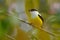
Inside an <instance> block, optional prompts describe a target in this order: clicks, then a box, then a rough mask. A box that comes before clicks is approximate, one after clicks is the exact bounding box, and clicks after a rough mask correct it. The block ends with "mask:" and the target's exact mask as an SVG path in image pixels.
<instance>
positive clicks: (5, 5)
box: [0, 0, 60, 40]
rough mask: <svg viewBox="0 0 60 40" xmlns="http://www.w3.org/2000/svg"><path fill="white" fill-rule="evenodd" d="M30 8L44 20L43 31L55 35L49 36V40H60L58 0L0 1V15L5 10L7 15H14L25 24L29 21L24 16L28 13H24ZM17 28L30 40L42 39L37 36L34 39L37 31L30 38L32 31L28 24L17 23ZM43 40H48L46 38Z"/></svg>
mask: <svg viewBox="0 0 60 40" xmlns="http://www.w3.org/2000/svg"><path fill="white" fill-rule="evenodd" d="M31 8H35V9H37V10H38V11H39V12H40V13H41V15H42V17H43V19H44V24H43V29H44V30H46V31H48V32H50V33H52V34H55V35H56V36H51V35H49V40H60V0H0V14H1V12H2V13H5V11H6V10H7V12H8V13H9V15H11V14H12V13H14V15H15V16H16V17H17V18H19V19H21V20H24V21H26V22H28V20H29V19H28V17H27V14H26V13H28V12H26V11H27V9H31ZM3 10H5V11H3ZM1 18H2V17H1ZM1 18H0V19H1ZM7 24H8V23H7ZM19 28H20V29H21V30H22V31H24V32H25V33H26V34H28V35H29V36H28V37H29V38H30V40H43V39H44V38H41V39H40V38H38V37H39V36H37V37H35V36H36V35H39V33H40V31H38V30H36V31H38V33H37V32H36V34H35V35H34V36H32V35H33V34H32V32H34V30H33V27H32V26H31V25H29V24H26V23H24V22H22V21H19ZM43 34H44V33H43ZM43 34H42V36H43ZM21 36H22V35H21ZM21 40H22V39H21ZM45 40H48V39H47V37H46V39H45Z"/></svg>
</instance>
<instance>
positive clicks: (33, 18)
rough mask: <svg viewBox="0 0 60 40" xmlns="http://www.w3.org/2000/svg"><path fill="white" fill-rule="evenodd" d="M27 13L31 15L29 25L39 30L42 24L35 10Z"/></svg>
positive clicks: (41, 19) (39, 15) (40, 17)
mask: <svg viewBox="0 0 60 40" xmlns="http://www.w3.org/2000/svg"><path fill="white" fill-rule="evenodd" d="M29 12H30V14H31V24H32V25H34V26H35V27H37V28H41V27H42V25H43V22H44V20H43V18H42V16H41V14H40V13H39V12H38V11H37V10H36V9H31V10H29Z"/></svg>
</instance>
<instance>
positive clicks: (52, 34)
mask: <svg viewBox="0 0 60 40" xmlns="http://www.w3.org/2000/svg"><path fill="white" fill-rule="evenodd" d="M19 20H20V21H22V22H24V23H26V24H29V25H31V26H34V25H32V24H31V23H28V22H26V21H24V20H21V19H19ZM34 27H35V26H34ZM39 30H42V31H44V32H46V33H48V34H50V35H52V36H56V34H53V33H50V32H48V31H46V30H44V29H43V28H39Z"/></svg>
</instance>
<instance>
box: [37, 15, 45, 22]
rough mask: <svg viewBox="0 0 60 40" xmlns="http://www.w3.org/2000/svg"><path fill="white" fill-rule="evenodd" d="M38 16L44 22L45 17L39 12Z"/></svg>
mask: <svg viewBox="0 0 60 40" xmlns="http://www.w3.org/2000/svg"><path fill="white" fill-rule="evenodd" d="M38 16H39V18H40V19H41V20H42V21H43V22H44V19H43V18H42V16H41V15H40V14H38Z"/></svg>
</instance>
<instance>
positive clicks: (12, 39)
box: [5, 34, 16, 40]
mask: <svg viewBox="0 0 60 40" xmlns="http://www.w3.org/2000/svg"><path fill="white" fill-rule="evenodd" d="M5 35H6V36H7V37H8V38H10V39H11V40H16V39H15V38H13V37H12V36H9V35H8V34H5Z"/></svg>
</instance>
